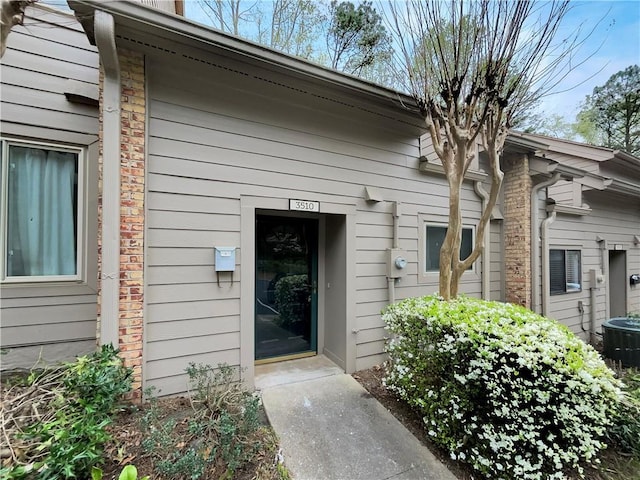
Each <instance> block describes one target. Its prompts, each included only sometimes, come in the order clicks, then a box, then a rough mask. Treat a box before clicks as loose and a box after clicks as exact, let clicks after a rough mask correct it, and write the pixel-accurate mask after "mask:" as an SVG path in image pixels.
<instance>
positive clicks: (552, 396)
mask: <svg viewBox="0 0 640 480" xmlns="http://www.w3.org/2000/svg"><path fill="white" fill-rule="evenodd" d="M383 318H384V320H385V321H386V324H387V328H388V329H389V330H390V332H391V333H392V334H393V339H392V340H391V341H390V342H389V343H388V347H387V351H388V353H389V356H390V361H389V368H388V371H387V375H386V378H385V383H386V385H387V386H388V388H390V389H391V390H392V391H394V392H396V393H397V394H398V395H399V396H400V397H401V398H403V399H404V400H406V401H407V402H408V403H409V404H410V405H412V406H413V407H415V408H417V409H419V411H420V412H421V413H422V414H423V415H424V421H425V424H426V427H427V430H428V435H429V436H430V437H431V439H432V440H433V441H434V442H436V443H438V444H440V445H441V446H443V447H444V448H446V449H447V450H448V451H449V452H450V454H451V457H452V458H453V459H459V460H461V461H464V462H467V463H469V464H471V465H472V466H473V468H474V469H476V470H477V471H479V472H480V473H482V474H483V475H485V476H486V477H487V478H492V479H514V478H518V479H561V478H565V477H564V473H563V471H564V472H566V471H567V470H577V471H579V472H581V471H582V465H584V464H588V463H595V462H597V459H596V456H597V454H598V452H599V451H600V450H601V449H603V448H604V447H605V444H604V442H603V439H604V438H605V433H606V430H607V429H608V428H609V427H610V425H611V424H612V421H611V418H613V416H614V414H615V412H616V409H617V407H618V405H619V400H620V395H621V393H620V382H619V381H618V380H616V379H615V377H614V374H613V372H611V371H610V370H609V369H608V368H607V367H606V365H605V364H604V363H603V362H602V360H601V359H600V357H599V355H598V353H597V352H596V351H595V350H594V349H593V348H592V347H590V346H588V345H586V344H585V343H584V342H583V341H581V340H580V339H579V338H577V337H576V336H575V335H573V334H572V333H571V332H570V331H569V330H568V329H567V328H565V327H564V326H562V325H560V324H558V323H557V322H555V321H553V320H550V319H547V318H544V317H541V316H539V315H536V314H534V313H533V312H531V311H529V310H527V309H525V308H522V307H518V306H515V305H510V304H503V303H498V302H487V301H482V300H477V299H471V298H464V297H461V298H458V299H455V300H452V301H449V302H445V301H443V300H442V299H440V298H438V297H436V296H429V297H423V298H412V299H407V300H405V301H402V302H399V303H397V304H394V305H391V306H389V307H388V308H387V309H386V310H385V312H384V315H383Z"/></svg>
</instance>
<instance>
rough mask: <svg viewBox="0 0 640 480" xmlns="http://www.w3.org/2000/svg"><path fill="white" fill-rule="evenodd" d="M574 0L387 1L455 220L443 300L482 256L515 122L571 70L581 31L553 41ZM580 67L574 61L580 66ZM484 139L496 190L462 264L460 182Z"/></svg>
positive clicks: (444, 263)
mask: <svg viewBox="0 0 640 480" xmlns="http://www.w3.org/2000/svg"><path fill="white" fill-rule="evenodd" d="M568 9H569V2H568V1H550V2H544V3H541V2H535V1H518V0H514V1H509V2H506V1H504V2H503V1H492V0H471V1H468V2H467V1H464V0H450V1H446V2H444V1H438V0H433V1H428V2H425V1H420V0H407V1H406V2H404V3H400V2H398V3H395V2H390V3H389V11H390V17H389V20H390V24H391V31H392V34H393V35H394V37H395V38H396V39H397V43H398V45H399V55H398V56H397V57H396V60H397V67H398V69H399V71H398V75H401V76H402V78H404V79H405V80H406V82H405V88H406V89H407V91H409V92H410V93H411V94H412V95H413V97H414V98H415V100H416V102H417V104H418V106H419V108H420V111H421V114H422V115H423V116H424V119H425V123H426V127H427V130H428V131H429V134H430V137H431V141H432V143H433V147H434V149H435V152H436V154H437V155H438V157H439V158H440V160H441V161H442V165H443V167H444V172H445V175H446V178H447V182H448V185H449V222H448V229H447V234H446V236H445V240H444V242H443V245H442V248H441V250H440V282H439V289H440V295H442V296H443V297H444V298H445V299H449V298H451V297H455V296H456V295H457V294H458V285H459V282H460V278H461V276H462V274H463V272H464V271H465V270H467V268H469V267H470V266H471V264H472V263H473V262H474V261H475V260H476V259H477V258H478V256H479V255H480V253H481V252H482V239H483V237H484V231H485V228H486V226H487V223H488V221H489V218H490V215H491V211H492V210H493V207H494V205H495V203H496V199H497V197H498V192H499V190H500V185H501V184H502V178H503V173H502V171H501V169H500V154H501V152H502V148H503V145H504V142H505V139H506V136H507V132H508V129H509V128H510V126H511V123H512V120H513V119H514V118H515V117H516V116H517V115H518V113H519V112H521V111H522V110H524V109H526V108H527V107H528V106H530V105H532V104H533V103H534V102H535V101H536V100H538V99H539V98H541V96H543V95H544V94H545V93H547V92H549V90H550V89H552V88H553V87H554V86H555V85H556V84H557V83H558V82H559V80H560V78H561V77H562V76H563V75H566V73H567V71H569V70H570V69H571V68H572V67H571V64H570V62H569V61H570V60H573V61H574V62H575V58H573V57H572V58H569V57H570V54H572V53H575V52H574V51H575V50H576V48H578V47H579V46H580V43H581V42H580V41H579V36H580V35H581V32H580V31H575V32H574V33H573V35H572V36H570V37H568V38H567V37H565V38H564V39H562V41H560V42H558V43H554V39H555V36H556V33H557V32H558V30H559V28H560V26H561V22H562V20H563V18H564V17H565V15H566V13H567V11H568ZM574 65H575V63H574ZM478 142H479V143H480V144H481V145H482V147H483V148H484V151H485V153H486V155H487V158H488V161H489V165H490V171H489V178H490V181H491V188H490V192H489V200H488V202H487V206H486V208H485V209H484V211H483V212H482V215H481V218H480V220H479V222H478V225H477V228H476V236H475V243H474V246H473V251H472V252H471V254H470V255H469V256H468V257H467V258H465V259H461V258H460V244H461V239H462V215H461V207H460V194H461V189H462V183H463V180H464V176H465V174H466V172H467V170H468V169H469V167H470V165H471V162H472V160H473V158H474V156H475V151H476V144H477V143H478Z"/></svg>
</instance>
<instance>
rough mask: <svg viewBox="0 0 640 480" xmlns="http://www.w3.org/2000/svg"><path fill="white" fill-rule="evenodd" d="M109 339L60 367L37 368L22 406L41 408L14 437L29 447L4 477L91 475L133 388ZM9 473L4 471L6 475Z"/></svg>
mask: <svg viewBox="0 0 640 480" xmlns="http://www.w3.org/2000/svg"><path fill="white" fill-rule="evenodd" d="M117 353H118V352H117V350H115V349H114V348H113V347H111V345H108V346H103V347H102V349H101V350H99V351H97V352H95V353H93V354H91V355H87V356H83V357H79V358H78V359H77V360H76V361H75V362H73V363H68V364H66V365H64V366H62V367H58V368H54V369H47V370H40V371H34V372H32V373H31V375H30V376H29V378H28V385H26V386H25V393H24V394H23V395H22V396H21V397H17V400H15V401H16V402H17V401H19V400H20V399H21V398H22V399H25V398H26V399H27V400H28V403H27V404H25V405H21V406H19V407H20V409H21V410H22V409H25V408H26V409H27V411H28V410H29V409H31V408H33V405H37V409H38V411H39V412H36V414H35V415H33V416H31V417H30V420H29V423H28V425H26V426H25V427H24V428H23V429H22V430H23V433H22V434H18V438H14V439H12V440H15V441H16V442H17V444H19V445H20V450H21V451H23V452H25V453H24V456H23V459H24V462H20V463H19V464H16V465H14V466H12V467H9V468H7V469H2V470H0V474H2V475H0V476H2V478H25V477H29V478H31V477H32V476H33V475H34V473H37V478H39V479H43V480H46V479H57V478H89V476H90V474H91V469H92V467H93V466H95V465H96V464H99V463H100V462H101V461H102V452H103V447H104V444H105V443H106V442H107V440H108V439H109V438H110V437H109V434H108V432H107V431H106V427H107V425H109V424H110V423H111V415H112V414H113V413H114V411H115V409H116V406H117V402H118V400H119V399H120V397H121V395H122V394H124V393H126V392H128V391H129V390H130V388H131V381H130V374H131V371H130V369H127V368H125V367H124V366H123V364H122V360H121V359H120V358H119V357H118V356H117ZM5 476H6V477H5Z"/></svg>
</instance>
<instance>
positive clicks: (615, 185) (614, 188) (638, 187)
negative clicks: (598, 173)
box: [607, 178, 640, 198]
mask: <svg viewBox="0 0 640 480" xmlns="http://www.w3.org/2000/svg"><path fill="white" fill-rule="evenodd" d="M607 191H608V192H614V193H620V194H623V195H631V196H633V197H638V198H640V184H637V183H632V182H628V181H626V180H620V179H617V178H614V179H612V181H611V184H610V185H609V186H608V187H607Z"/></svg>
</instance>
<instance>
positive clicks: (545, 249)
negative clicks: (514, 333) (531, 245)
mask: <svg viewBox="0 0 640 480" xmlns="http://www.w3.org/2000/svg"><path fill="white" fill-rule="evenodd" d="M555 220H556V210H555V208H554V209H553V210H551V211H550V212H549V214H548V215H547V218H545V219H544V220H543V221H542V225H541V226H540V236H541V237H542V312H541V313H542V315H544V316H546V315H547V314H548V313H549V302H550V299H549V297H550V293H549V283H550V280H549V227H550V226H551V224H552V223H553V222H555Z"/></svg>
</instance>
